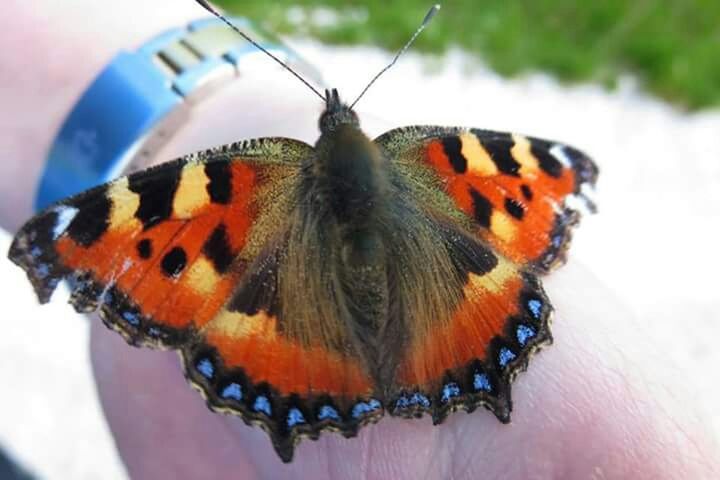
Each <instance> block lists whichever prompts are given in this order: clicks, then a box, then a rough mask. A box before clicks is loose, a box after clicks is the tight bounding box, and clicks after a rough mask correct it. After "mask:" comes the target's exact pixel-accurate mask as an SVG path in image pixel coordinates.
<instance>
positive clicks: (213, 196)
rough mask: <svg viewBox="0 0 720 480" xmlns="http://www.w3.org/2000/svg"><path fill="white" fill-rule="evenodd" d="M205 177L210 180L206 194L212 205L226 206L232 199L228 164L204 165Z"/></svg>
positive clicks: (230, 175) (214, 163)
mask: <svg viewBox="0 0 720 480" xmlns="http://www.w3.org/2000/svg"><path fill="white" fill-rule="evenodd" d="M205 175H206V176H207V177H208V179H210V181H209V182H208V184H207V187H206V188H207V192H208V195H210V200H211V201H212V202H213V203H221V204H228V203H230V199H231V197H232V184H231V183H232V182H231V180H232V172H231V171H230V163H228V162H210V163H208V164H207V165H205Z"/></svg>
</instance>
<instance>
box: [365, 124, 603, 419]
mask: <svg viewBox="0 0 720 480" xmlns="http://www.w3.org/2000/svg"><path fill="white" fill-rule="evenodd" d="M375 142H376V143H377V144H378V146H379V147H380V148H381V149H382V151H383V152H384V154H385V156H386V158H388V159H389V160H390V161H391V163H392V166H393V170H394V172H395V175H396V178H398V179H400V180H398V183H399V184H401V185H402V186H403V188H404V189H405V190H406V195H407V196H408V197H409V198H412V199H413V200H414V202H416V203H417V204H418V205H419V206H420V209H421V210H422V211H423V215H425V216H426V217H427V218H430V219H431V221H433V222H436V226H435V227H434V230H435V231H436V232H438V236H437V238H436V240H435V242H436V245H435V247H434V248H436V249H443V250H444V251H445V252H446V255H447V256H448V258H449V259H450V261H451V264H452V265H453V269H454V273H453V274H452V275H450V276H449V278H452V279H453V281H454V285H452V287H451V288H452V289H453V292H450V295H451V296H456V297H457V301H456V302H455V303H454V304H451V305H449V306H448V307H447V308H446V309H445V310H444V312H443V313H442V314H441V315H436V316H434V317H432V318H425V319H423V320H421V321H418V318H421V319H422V315H418V312H422V311H423V310H426V308H425V307H417V306H416V305H409V306H408V307H407V311H406V312H405V314H404V318H405V319H406V320H405V321H406V322H408V323H409V327H408V331H409V332H410V335H409V339H408V340H407V342H406V347H405V349H404V353H403V356H402V358H401V360H400V361H399V363H398V367H397V372H396V377H395V382H396V385H395V386H394V396H391V398H390V402H389V404H388V405H387V407H386V408H387V409H388V410H389V412H390V413H391V414H393V415H399V416H405V417H409V416H417V415H419V414H421V413H423V412H428V413H431V414H432V416H433V419H434V421H435V422H441V421H442V420H443V419H444V418H445V417H446V416H447V414H448V413H449V412H451V411H453V410H456V409H458V408H462V409H465V410H468V411H471V410H473V409H475V408H476V407H477V406H479V405H483V406H485V407H487V408H488V409H490V410H491V411H493V412H494V413H495V415H496V416H497V417H498V419H500V420H501V421H503V422H507V421H509V419H510V411H511V409H512V403H511V398H510V383H511V382H512V380H513V379H514V377H515V376H516V375H517V373H518V372H519V371H521V370H524V369H525V368H526V366H527V364H528V360H529V358H530V356H531V355H532V353H533V352H534V351H536V350H537V349H538V348H540V347H541V346H543V345H545V344H548V343H550V342H551V341H552V337H551V334H550V330H549V321H550V315H551V312H552V306H551V304H550V302H549V300H548V298H547V296H546V295H545V293H544V291H543V289H542V286H541V284H540V281H539V279H538V278H537V274H538V273H545V272H547V271H549V270H550V269H551V268H553V267H555V266H557V265H559V264H560V263H562V262H563V261H564V253H565V251H566V250H567V248H568V245H569V241H570V229H571V227H572V226H573V225H574V224H575V223H577V220H578V212H577V211H576V210H575V208H574V207H575V206H576V205H577V204H578V203H582V204H584V206H586V207H587V208H588V209H589V210H594V205H593V204H592V202H591V200H590V198H589V197H588V196H587V194H588V190H589V189H591V187H593V186H594V183H595V180H596V177H597V168H596V167H595V165H594V164H593V163H592V161H591V160H590V159H589V158H588V157H587V156H585V155H584V154H583V153H581V152H579V151H578V150H576V149H574V148H572V147H568V146H566V145H562V144H558V143H554V142H548V141H545V140H540V139H536V138H531V137H525V136H521V135H511V134H506V133H499V132H491V131H486V130H477V129H465V128H452V127H449V128H446V127H407V128H401V129H397V130H392V131H390V132H387V133H385V134H383V135H382V136H380V137H379V138H377V139H376V140H375ZM573 202H574V203H573ZM412 221H413V222H415V223H417V222H418V219H413V220H412ZM425 261H426V262H427V263H426V267H427V268H428V269H437V268H438V265H439V264H437V265H436V264H434V263H433V261H432V260H429V259H425ZM435 263H437V262H435ZM441 263H442V262H440V264H441ZM448 283H450V281H449V280H448Z"/></svg>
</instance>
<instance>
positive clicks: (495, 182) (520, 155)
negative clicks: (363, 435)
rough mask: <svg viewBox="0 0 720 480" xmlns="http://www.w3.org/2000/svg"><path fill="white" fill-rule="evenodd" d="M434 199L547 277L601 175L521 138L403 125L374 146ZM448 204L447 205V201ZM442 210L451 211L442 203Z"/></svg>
mask: <svg viewBox="0 0 720 480" xmlns="http://www.w3.org/2000/svg"><path fill="white" fill-rule="evenodd" d="M375 142H376V143H378V144H379V145H380V146H381V147H382V148H383V149H384V150H385V152H386V155H387V156H388V158H392V159H395V161H396V163H397V164H398V166H400V167H403V168H405V169H406V172H407V173H408V175H409V176H410V177H411V178H413V179H415V186H416V187H418V188H419V189H422V190H425V191H428V192H430V193H431V195H430V198H433V196H434V198H437V193H438V190H441V191H442V192H444V193H445V195H446V199H448V198H449V199H450V200H451V203H452V204H453V205H454V207H455V213H456V214H457V213H460V212H462V213H463V214H464V215H456V216H455V218H457V219H458V220H460V221H463V222H465V223H467V222H470V223H471V224H472V225H471V228H472V229H473V231H475V232H476V234H477V235H478V236H479V237H480V238H482V239H483V240H485V241H487V242H488V243H489V244H490V245H492V246H493V247H494V248H495V249H496V250H497V251H498V252H500V253H502V254H503V255H505V256H506V257H507V258H509V259H510V260H512V261H513V262H515V263H518V264H520V265H527V266H529V267H531V268H533V269H534V270H536V271H538V272H540V273H545V272H548V271H549V270H551V269H552V268H554V267H556V266H558V265H560V264H562V263H563V262H564V261H565V253H566V251H567V249H568V247H569V244H570V238H571V229H572V227H573V226H574V225H575V224H577V222H578V220H579V214H578V207H579V206H584V207H586V209H587V210H590V211H594V209H595V206H594V204H593V202H592V200H591V198H590V195H591V193H592V190H593V188H594V186H595V181H596V179H597V174H598V169H597V167H596V166H595V164H594V163H593V162H592V160H590V158H588V157H587V155H585V154H584V153H582V152H580V151H579V150H577V149H575V148H573V147H570V146H567V145H564V144H561V143H557V142H551V141H547V140H542V139H538V138H533V137H526V136H523V135H519V134H509V133H502V132H493V131H489V130H480V129H468V128H455V127H423V126H421V127H406V128H400V129H396V130H391V131H390V132H387V133H385V134H384V135H382V136H381V137H379V138H377V139H376V140H375ZM446 199H443V200H446ZM441 208H443V209H444V211H445V212H449V211H450V210H452V209H451V208H450V207H449V206H448V205H446V204H445V205H442V207H441Z"/></svg>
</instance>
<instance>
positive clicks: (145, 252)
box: [136, 238, 153, 260]
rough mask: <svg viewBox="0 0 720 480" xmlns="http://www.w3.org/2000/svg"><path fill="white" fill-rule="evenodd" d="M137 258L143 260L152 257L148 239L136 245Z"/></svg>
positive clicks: (150, 243) (150, 244) (150, 242)
mask: <svg viewBox="0 0 720 480" xmlns="http://www.w3.org/2000/svg"><path fill="white" fill-rule="evenodd" d="M136 247H137V252H138V256H139V257H140V258H142V259H144V260H147V259H148V258H150V257H152V250H153V248H152V241H151V240H150V239H149V238H143V239H142V240H140V241H139V242H138V243H137V245H136Z"/></svg>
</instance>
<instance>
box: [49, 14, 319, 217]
mask: <svg viewBox="0 0 720 480" xmlns="http://www.w3.org/2000/svg"><path fill="white" fill-rule="evenodd" d="M233 21H234V22H235V23H236V24H237V25H238V26H239V27H240V28H242V29H243V30H244V31H246V33H248V34H250V35H251V36H252V37H253V38H254V39H256V41H258V43H260V44H261V45H263V47H265V48H267V49H268V50H271V51H272V52H273V53H274V54H275V55H278V56H279V57H280V58H283V59H284V60H285V61H287V62H288V63H289V64H291V65H292V66H293V68H295V69H297V70H300V71H301V72H302V73H303V75H305V76H307V77H308V78H309V79H310V80H311V81H315V82H316V83H318V84H321V81H320V80H319V76H318V74H317V72H316V71H315V70H313V69H312V68H310V67H309V66H308V65H307V64H305V63H303V62H302V61H301V60H300V59H299V57H298V56H297V55H296V54H295V53H294V52H293V51H292V50H290V49H288V48H287V47H285V46H283V45H282V44H281V43H280V42H279V41H277V40H276V39H273V38H270V37H269V36H268V35H267V34H266V33H263V32H260V31H258V30H257V29H253V28H252V26H251V25H250V23H249V22H248V21H247V20H245V19H242V18H234V19H233ZM256 52H258V51H257V49H255V48H254V47H252V46H251V45H248V44H247V42H245V41H244V40H243V39H242V38H241V37H240V36H238V35H237V34H236V33H235V32H233V31H232V30H230V29H229V28H227V26H225V25H224V24H223V23H222V22H220V21H219V20H217V19H215V18H208V19H202V20H198V21H195V22H192V23H191V24H189V25H188V26H187V27H186V28H176V29H173V30H169V31H167V32H164V33H162V34H160V35H158V36H156V37H155V38H153V39H152V40H150V41H149V42H147V43H146V44H144V45H143V46H141V47H140V48H139V49H138V50H137V51H135V52H125V51H123V52H120V53H118V54H117V55H116V56H115V57H114V58H113V60H112V61H111V62H110V63H109V64H108V65H107V67H106V68H105V69H104V70H103V71H102V72H100V74H99V75H98V76H97V77H96V78H95V80H94V81H93V82H92V84H91V85H90V86H89V87H88V88H87V90H86V91H85V92H84V93H83V95H82V96H81V98H80V99H79V101H78V102H77V104H76V105H75V107H74V109H73V110H72V111H71V112H70V114H69V115H68V117H67V118H66V120H65V122H64V123H63V125H62V127H61V128H60V131H59V133H58V135H57V137H56V139H55V141H54V143H53V144H52V146H51V147H50V151H49V153H48V159H47V164H46V167H45V170H44V172H43V174H42V177H41V180H40V185H39V187H38V191H37V195H36V198H35V208H36V209H37V210H40V209H43V208H45V207H47V206H48V205H50V204H52V203H54V202H55V201H58V200H60V199H63V198H65V197H67V196H70V195H73V194H75V193H79V192H81V191H83V190H86V189H88V188H91V187H93V186H96V185H99V184H101V183H104V182H107V181H109V180H111V179H113V178H115V177H116V176H118V175H119V174H120V173H122V172H123V171H124V170H125V169H126V168H127V166H128V165H129V164H130V163H131V162H132V161H133V159H135V158H137V157H138V156H139V155H140V154H142V153H145V154H146V155H147V153H149V152H142V151H141V148H142V147H143V146H145V145H147V144H152V147H153V148H156V147H157V146H159V145H160V144H161V143H162V142H163V140H167V138H168V135H169V134H170V133H172V132H171V131H169V130H172V129H173V126H174V127H175V128H176V126H177V125H179V123H181V122H182V120H184V119H185V118H186V117H187V116H188V110H189V107H190V105H191V104H192V102H193V101H194V100H195V99H196V98H201V97H202V96H203V95H205V94H206V92H207V90H212V89H213V88H214V87H216V86H218V85H220V84H222V83H223V82H224V81H225V80H230V79H232V78H235V77H236V76H237V73H238V67H240V66H241V63H242V60H243V57H245V56H246V55H247V54H249V53H256ZM160 125H165V126H166V127H167V128H166V129H165V131H158V126H160ZM151 137H154V138H151Z"/></svg>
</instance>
